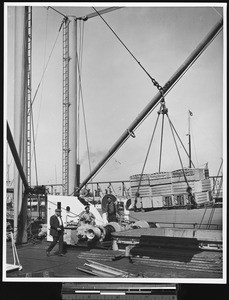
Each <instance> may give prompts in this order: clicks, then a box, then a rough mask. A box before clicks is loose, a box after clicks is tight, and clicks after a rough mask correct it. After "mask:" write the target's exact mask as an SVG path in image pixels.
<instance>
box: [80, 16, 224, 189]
mask: <svg viewBox="0 0 229 300" xmlns="http://www.w3.org/2000/svg"><path fill="white" fill-rule="evenodd" d="M222 28H223V19H221V20H220V21H219V22H217V23H216V24H215V25H214V27H213V28H212V29H211V30H210V32H209V33H208V34H207V35H206V36H205V37H204V39H203V40H202V41H201V42H200V43H199V45H198V46H197V47H196V49H195V50H194V51H193V52H192V53H191V54H190V55H189V56H188V58H187V59H186V60H185V61H184V63H183V64H182V65H181V66H180V67H179V68H178V70H177V71H176V72H175V73H174V74H173V75H172V77H171V78H170V79H169V80H168V81H167V83H166V84H165V85H164V86H163V91H164V93H163V95H166V94H167V93H168V92H169V91H170V90H171V89H172V88H173V86H174V85H175V84H176V83H177V81H178V80H179V79H180V77H181V76H182V75H183V74H184V72H185V71H187V70H188V68H189V67H190V66H191V65H192V64H193V62H194V61H195V60H196V59H197V58H198V57H199V56H200V55H201V54H202V52H203V51H204V50H205V49H206V48H207V47H208V46H209V44H210V43H211V42H212V40H213V39H214V38H215V37H216V36H217V35H218V34H219V32H220V31H221V30H222ZM163 95H162V93H161V92H158V93H157V94H156V95H155V96H154V98H153V99H152V100H151V101H150V102H149V103H148V105H147V106H146V107H145V108H144V109H143V110H142V111H141V113H140V114H139V115H138V116H137V117H136V118H135V119H134V121H133V122H132V123H131V124H130V126H129V127H128V128H127V129H126V130H125V131H124V132H123V134H122V135H121V136H120V138H119V139H118V140H117V141H116V142H115V143H114V145H113V146H112V147H111V148H110V150H109V151H108V152H107V154H106V155H105V157H104V158H103V159H102V160H101V161H100V162H99V163H98V164H97V165H96V166H95V168H94V169H93V170H92V171H91V173H90V174H89V175H88V176H87V177H86V178H85V179H84V181H83V182H82V183H81V184H80V186H79V187H78V188H77V190H76V193H75V194H78V193H79V191H80V190H81V189H82V188H83V187H84V186H85V185H86V184H87V183H88V182H89V180H90V179H92V177H94V176H95V175H96V174H97V172H98V171H99V170H100V169H101V168H102V167H103V166H104V164H105V163H106V162H107V161H108V160H109V159H110V158H111V157H112V155H113V154H114V153H115V152H116V151H117V150H118V149H119V148H120V146H121V145H122V144H123V143H124V142H125V141H126V140H127V138H128V137H129V136H131V135H133V132H134V130H135V129H136V127H137V126H138V125H139V124H140V122H141V121H142V120H143V119H145V117H146V116H147V115H148V114H149V113H150V112H151V111H152V109H153V108H154V107H155V106H156V105H157V104H158V103H159V101H160V100H161V99H162V98H163Z"/></svg>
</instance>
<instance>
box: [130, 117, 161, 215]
mask: <svg viewBox="0 0 229 300" xmlns="http://www.w3.org/2000/svg"><path fill="white" fill-rule="evenodd" d="M159 116H160V114H158V115H157V119H156V123H155V125H154V130H153V133H152V136H151V139H150V143H149V147H148V150H147V153H146V157H145V161H144V163H143V167H142V171H141V174H140V179H139V183H138V188H137V192H136V194H135V202H134V207H135V209H136V204H137V198H138V197H139V190H140V185H141V181H142V176H143V173H144V170H145V165H146V162H147V159H148V156H149V152H150V149H151V145H152V142H153V138H154V134H155V131H156V128H157V124H158V120H159Z"/></svg>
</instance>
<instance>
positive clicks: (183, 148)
mask: <svg viewBox="0 0 229 300" xmlns="http://www.w3.org/2000/svg"><path fill="white" fill-rule="evenodd" d="M171 125H172V127H173V130H174V131H175V133H176V135H177V137H178V139H179V141H180V143H181V145H182V147H183V149H184V151H185V153H186V154H187V156H188V157H189V154H188V151H187V150H186V149H185V146H184V144H183V142H182V140H181V139H180V137H179V135H178V133H177V131H176V129H175V127H174V126H173V124H172V122H171ZM191 163H192V166H193V167H194V168H195V166H194V164H193V162H192V161H191Z"/></svg>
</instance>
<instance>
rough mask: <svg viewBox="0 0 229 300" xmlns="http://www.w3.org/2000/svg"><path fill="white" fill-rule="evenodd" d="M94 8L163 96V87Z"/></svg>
mask: <svg viewBox="0 0 229 300" xmlns="http://www.w3.org/2000/svg"><path fill="white" fill-rule="evenodd" d="M92 8H93V9H94V10H95V11H96V13H97V14H98V15H99V16H100V18H101V19H102V20H103V21H104V23H105V24H106V25H107V26H108V28H109V29H110V30H111V31H112V32H113V34H114V35H115V36H116V38H117V39H118V40H119V42H120V43H121V44H122V45H123V46H124V48H125V49H126V50H127V51H128V52H129V54H130V55H131V56H132V57H133V59H134V60H135V61H136V62H137V63H138V65H139V66H140V67H141V68H142V70H143V71H144V72H145V73H146V75H147V76H148V77H149V78H150V79H151V81H152V82H153V84H154V86H156V88H157V89H158V90H159V91H160V92H161V93H162V94H163V87H162V86H160V85H159V83H158V82H157V81H156V80H155V79H154V78H153V77H152V76H151V75H150V74H149V73H148V72H147V71H146V69H145V68H144V67H143V66H142V64H141V63H140V62H139V61H138V60H137V58H136V57H135V56H134V55H133V53H132V52H131V51H130V50H129V49H128V48H127V46H126V45H125V44H124V43H123V41H122V40H121V39H120V38H119V36H118V35H117V34H116V33H115V31H114V30H113V29H112V28H111V26H110V25H109V24H108V23H107V22H106V20H105V19H104V18H103V17H102V16H101V14H100V13H99V12H98V11H97V10H96V9H95V8H94V7H93V6H92Z"/></svg>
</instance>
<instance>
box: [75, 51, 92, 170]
mask: <svg viewBox="0 0 229 300" xmlns="http://www.w3.org/2000/svg"><path fill="white" fill-rule="evenodd" d="M76 60H77V67H78V72H79V86H80V92H81V102H82V110H83V117H84V130H85V139H86V145H87V154H88V163H89V170H90V172H91V170H92V168H91V159H90V151H89V143H88V134H87V124H86V113H85V108H84V101H83V92H82V85H81V73H80V69H79V60H78V55H77V53H76Z"/></svg>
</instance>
